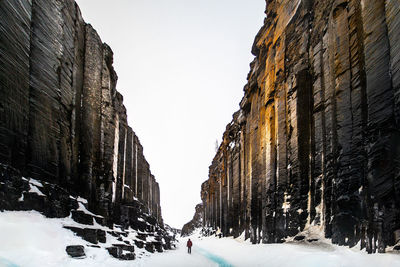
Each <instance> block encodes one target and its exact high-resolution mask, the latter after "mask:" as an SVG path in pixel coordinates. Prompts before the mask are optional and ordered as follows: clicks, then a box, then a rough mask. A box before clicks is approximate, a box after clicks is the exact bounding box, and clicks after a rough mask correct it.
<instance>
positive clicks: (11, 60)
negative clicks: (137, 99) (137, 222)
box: [0, 0, 163, 226]
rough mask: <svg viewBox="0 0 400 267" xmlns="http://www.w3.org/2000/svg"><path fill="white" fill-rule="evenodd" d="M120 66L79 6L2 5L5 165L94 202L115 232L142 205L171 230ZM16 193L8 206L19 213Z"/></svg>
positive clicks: (55, 0)
mask: <svg viewBox="0 0 400 267" xmlns="http://www.w3.org/2000/svg"><path fill="white" fill-rule="evenodd" d="M112 64H113V52H112V51H111V49H110V47H109V46H107V45H106V44H104V43H102V41H101V39H100V37H99V36H98V34H97V33H96V31H95V30H94V29H93V28H92V26H91V25H89V24H86V23H85V22H84V20H83V19H82V15H81V12H80V10H79V7H78V6H77V4H76V3H75V1H73V0H32V1H18V0H10V1H8V0H7V1H0V163H3V164H5V165H8V166H11V167H13V168H15V169H16V170H18V171H20V172H21V174H22V175H23V176H24V177H31V178H36V179H38V180H41V181H43V182H47V183H49V184H53V185H57V186H59V187H60V188H62V190H64V191H66V192H68V196H69V195H74V196H81V197H83V198H85V199H87V200H88V208H89V209H90V211H92V212H94V213H96V214H98V215H101V216H103V217H104V218H105V219H104V220H105V223H106V224H107V225H112V223H118V224H123V223H125V221H126V220H128V221H134V219H133V218H128V219H126V218H125V217H126V216H128V217H129V216H130V215H127V214H126V212H125V210H127V209H130V208H131V206H132V205H133V206H135V207H136V206H137V201H140V202H141V203H142V204H141V205H143V208H141V209H140V212H142V213H143V212H146V213H148V215H149V216H148V217H149V218H150V217H151V218H154V220H155V222H154V223H152V225H154V224H158V225H161V226H162V224H163V222H162V217H161V208H160V190H159V185H158V183H157V182H156V180H155V178H154V176H153V175H152V174H151V171H150V166H149V164H148V162H147V161H146V159H145V157H144V156H143V148H142V146H141V144H140V142H139V139H138V137H137V136H136V134H135V133H134V131H133V130H132V128H130V127H129V126H128V123H127V115H126V109H125V107H124V105H123V97H122V95H121V94H120V93H118V91H117V90H116V83H117V75H116V73H115V71H114V68H113V65H112ZM3 178H4V177H3ZM2 182H3V183H4V182H5V180H3V181H2ZM9 193H10V192H8V193H7V192H2V194H4V195H1V196H2V197H1V201H0V203H1V205H0V209H18V207H17V206H13V205H14V204H13V203H14V202H13V201H11V200H10V199H11V197H14V196H10V195H7V194H9ZM20 193H21V192H19V194H20ZM18 197H19V196H18ZM15 203H17V202H15ZM132 203H133V204H132ZM39 206H40V205H39ZM37 208H38V209H40V207H37ZM58 210H59V211H60V212H61V214H59V215H54V216H67V215H68V213H69V209H68V208H67V209H63V208H62V207H61V208H60V209H58ZM65 211H66V212H67V215H65ZM124 212H125V213H124ZM132 214H133V215H132V216H134V213H132ZM74 216H75V218H77V220H85V218H84V217H82V216H79V213H74ZM136 216H137V214H136Z"/></svg>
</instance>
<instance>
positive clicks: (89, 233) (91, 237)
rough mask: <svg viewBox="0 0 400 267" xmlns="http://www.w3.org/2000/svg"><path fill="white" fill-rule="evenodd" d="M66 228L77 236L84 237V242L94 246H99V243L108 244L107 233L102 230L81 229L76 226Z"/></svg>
mask: <svg viewBox="0 0 400 267" xmlns="http://www.w3.org/2000/svg"><path fill="white" fill-rule="evenodd" d="M64 228H66V229H69V230H71V231H73V232H74V233H75V234H76V235H78V236H80V237H82V238H83V239H84V240H86V241H88V242H90V243H92V244H97V243H98V242H101V243H105V242H106V235H105V231H103V230H101V229H92V228H79V227H74V226H64Z"/></svg>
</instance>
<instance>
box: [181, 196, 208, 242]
mask: <svg viewBox="0 0 400 267" xmlns="http://www.w3.org/2000/svg"><path fill="white" fill-rule="evenodd" d="M203 213H204V210H203V204H201V203H200V204H197V205H196V211H195V213H194V216H193V219H192V220H191V221H190V222H188V223H186V224H185V225H184V226H183V227H182V232H181V235H182V236H183V237H184V236H188V235H191V234H192V233H193V231H194V230H196V229H197V228H201V227H202V226H203Z"/></svg>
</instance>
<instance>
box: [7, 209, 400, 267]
mask: <svg viewBox="0 0 400 267" xmlns="http://www.w3.org/2000/svg"><path fill="white" fill-rule="evenodd" d="M66 224H68V225H76V226H80V224H78V223H76V222H73V221H72V219H71V218H61V219H60V218H55V219H49V218H45V217H44V216H43V215H41V214H40V213H39V212H36V211H5V212H0V236H1V242H0V266H13V267H16V266H20V267H24V266H29V267H39V266H40V267H50V266H67V267H69V266H85V267H86V266H88V267H91V266H96V267H97V266H109V267H119V266H122V267H124V266H139V267H147V266H151V267H152V266H167V267H168V266H171V267H172V266H174V267H175V266H177V267H179V266H199V267H200V266H205V267H206V266H237V267H240V266H246V267H247V266H269V267H275V266H283V267H285V266H288V267H289V266H290V267H293V266H296V267H314V266H327V267H339V266H340V267H350V266H351V267H353V266H363V267H373V266H374V267H375V266H400V254H398V253H394V252H391V253H386V254H371V255H368V254H367V253H366V252H365V251H360V250H359V248H358V247H355V248H352V249H350V248H348V247H340V246H336V245H332V244H331V243H330V242H329V240H325V239H323V238H322V237H321V235H320V234H321V231H320V229H319V228H317V227H310V228H309V229H308V230H307V233H304V234H307V236H312V235H314V236H315V237H317V238H318V239H319V240H320V241H317V242H311V243H309V242H302V243H298V242H291V241H290V240H288V242H286V243H284V244H258V245H252V244H250V242H249V240H244V234H242V235H241V236H240V237H239V238H236V239H233V238H216V237H214V236H211V237H201V236H200V235H199V231H197V232H195V234H193V235H192V236H190V237H189V238H190V239H191V240H192V241H193V247H192V254H188V253H187V251H186V241H187V238H188V237H185V238H181V239H179V243H178V248H177V249H176V250H170V251H166V252H164V253H154V254H150V253H148V252H147V251H145V250H144V249H138V248H135V253H136V255H137V256H139V257H141V258H139V259H136V260H134V261H120V260H118V259H115V258H112V257H111V256H110V255H109V254H108V252H107V251H106V250H105V249H104V248H105V247H109V246H110V245H111V244H115V243H120V242H118V241H117V240H116V239H115V237H113V236H111V235H109V234H108V233H107V243H106V244H101V243H99V244H98V245H99V246H101V248H93V247H88V246H87V244H88V242H86V241H85V240H83V239H81V238H80V237H77V236H75V235H74V234H73V233H72V232H71V231H69V230H67V229H64V228H63V227H62V226H63V225H66ZM86 227H87V226H86ZM108 230H109V229H108ZM132 238H135V234H134V233H130V234H129V236H128V238H127V239H128V240H129V239H130V240H132ZM67 245H83V246H85V252H86V255H87V256H86V258H84V259H73V258H71V257H69V256H68V255H67V254H66V252H65V248H66V246H67Z"/></svg>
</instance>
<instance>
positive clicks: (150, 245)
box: [144, 243, 154, 253]
mask: <svg viewBox="0 0 400 267" xmlns="http://www.w3.org/2000/svg"><path fill="white" fill-rule="evenodd" d="M144 249H145V250H147V251H148V252H151V253H154V245H153V243H146V244H145V246H144Z"/></svg>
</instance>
